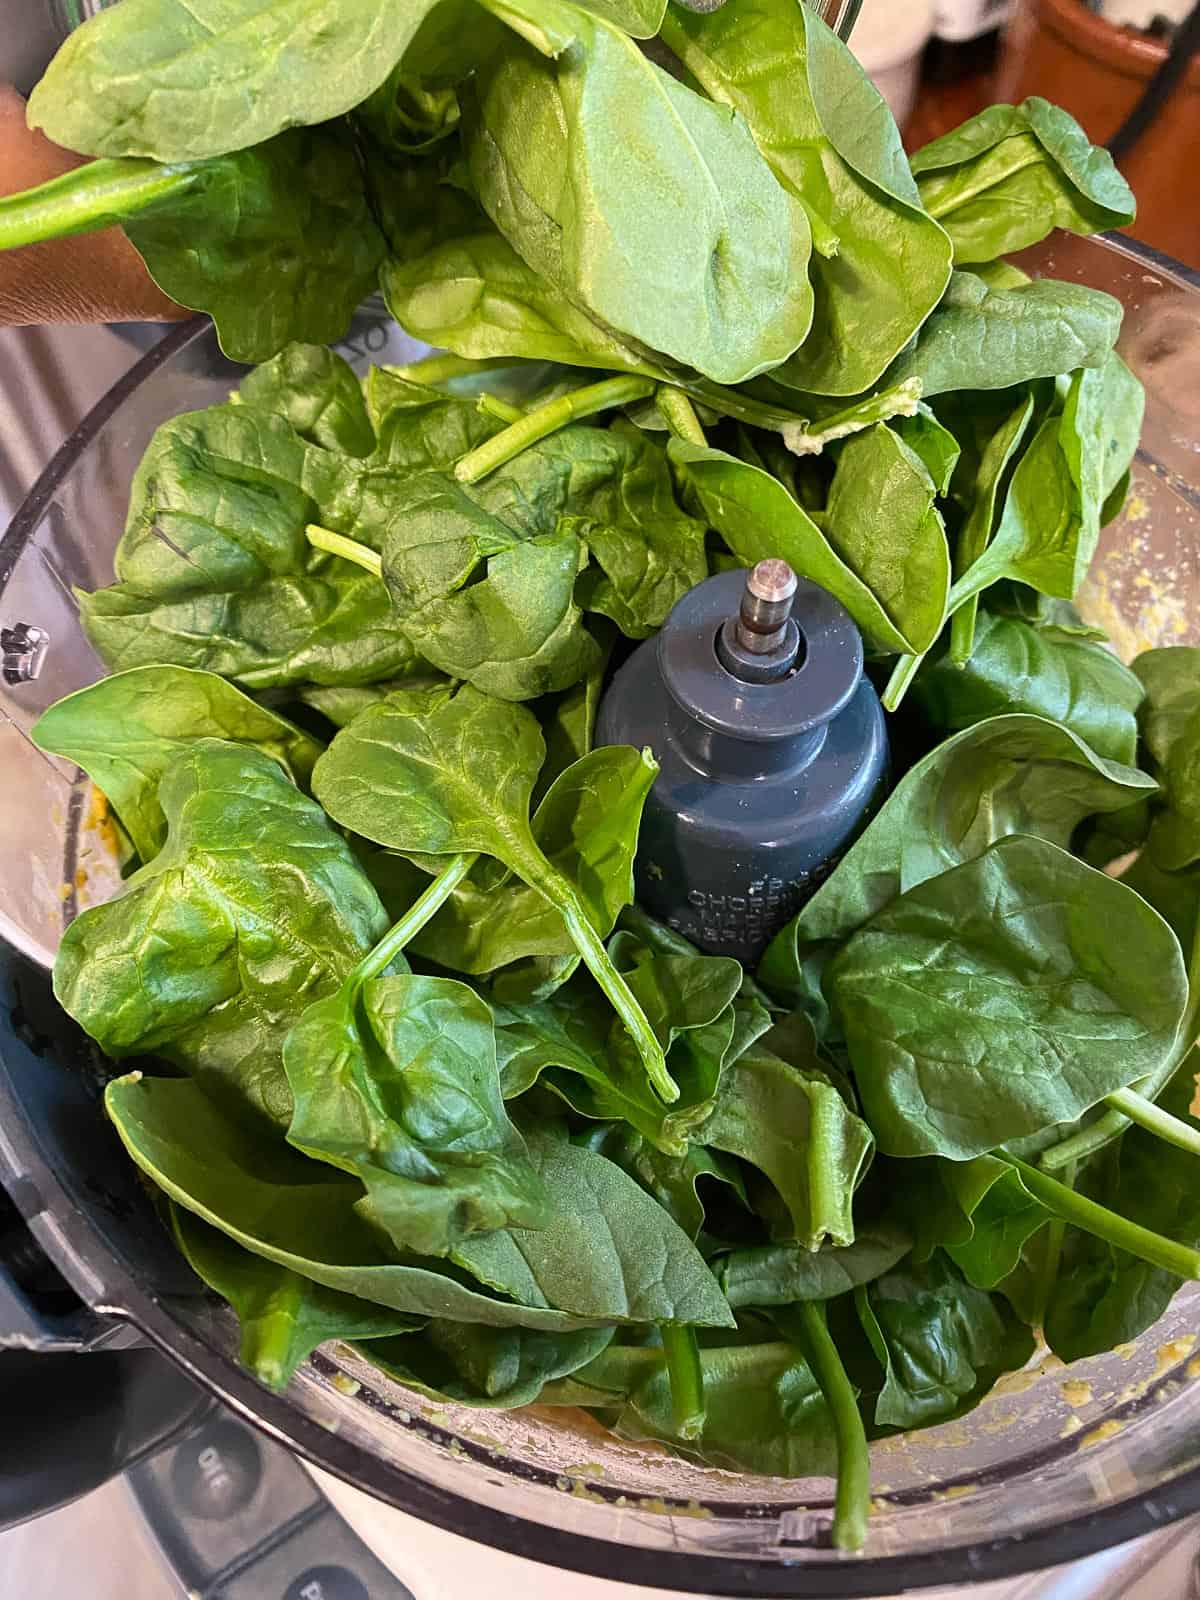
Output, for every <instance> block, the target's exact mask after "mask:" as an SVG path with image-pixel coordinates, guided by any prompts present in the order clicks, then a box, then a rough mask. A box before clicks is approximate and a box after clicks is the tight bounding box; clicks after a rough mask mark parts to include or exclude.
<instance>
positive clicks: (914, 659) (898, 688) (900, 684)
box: [882, 651, 925, 711]
mask: <svg viewBox="0 0 1200 1600" xmlns="http://www.w3.org/2000/svg"><path fill="white" fill-rule="evenodd" d="M924 659H925V652H924V651H922V652H921V654H920V655H919V656H900V657H898V659H897V661H896V665H895V666H894V667H893V668H892V675H891V677H890V678H889V679H888V681H887V687H886V688H885V689H884V691H883V696H882V699H883V708H884V710H885V711H896V710H898V709H899V706H900V702H901V700H903V699H904V696H905V695H906V694H907V693H908V686H909V684H910V683H911V682H912V681H913V679H914V678H915V677H916V675H917V668H918V667H919V666H920V665H921V663H922V661H924Z"/></svg>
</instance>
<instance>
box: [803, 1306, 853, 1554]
mask: <svg viewBox="0 0 1200 1600" xmlns="http://www.w3.org/2000/svg"><path fill="white" fill-rule="evenodd" d="M796 1312H797V1314H798V1316H799V1320H800V1325H801V1327H802V1328H803V1330H804V1338H805V1343H806V1345H807V1347H808V1350H807V1354H808V1359H809V1364H810V1365H811V1367H812V1370H813V1375H814V1377H815V1378H816V1380H817V1382H818V1383H819V1384H820V1386H821V1393H822V1394H823V1395H824V1396H825V1404H826V1405H827V1406H828V1407H829V1413H830V1416H831V1417H832V1418H833V1431H834V1436H835V1438H836V1439H837V1463H838V1471H837V1494H836V1496H835V1498H834V1502H833V1542H834V1544H835V1545H836V1546H837V1548H838V1549H839V1550H861V1549H862V1547H863V1545H864V1544H865V1543H866V1542H867V1520H868V1518H869V1517H870V1514H871V1462H870V1457H869V1455H868V1452H867V1433H866V1429H865V1428H864V1427H863V1420H862V1414H861V1412H860V1411H859V1409H858V1401H857V1399H856V1398H855V1394H854V1388H853V1386H852V1385H851V1382H850V1379H849V1378H848V1377H847V1376H846V1369H845V1367H844V1366H843V1365H842V1358H841V1356H840V1355H839V1354H838V1349H837V1346H836V1345H835V1344H834V1342H833V1339H832V1337H831V1335H830V1332H829V1325H828V1323H827V1322H826V1321H825V1307H824V1306H823V1305H822V1304H821V1303H820V1302H819V1301H816V1300H802V1301H801V1302H800V1304H799V1305H798V1306H797V1307H796Z"/></svg>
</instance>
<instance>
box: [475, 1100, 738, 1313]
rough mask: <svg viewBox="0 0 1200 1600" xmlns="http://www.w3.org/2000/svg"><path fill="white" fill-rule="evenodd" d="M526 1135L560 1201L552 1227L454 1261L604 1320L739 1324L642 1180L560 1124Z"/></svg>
mask: <svg viewBox="0 0 1200 1600" xmlns="http://www.w3.org/2000/svg"><path fill="white" fill-rule="evenodd" d="M526 1138H527V1140H528V1145H529V1154H530V1157H531V1159H532V1161H533V1164H534V1167H535V1169H536V1170H537V1172H538V1174H539V1176H540V1177H541V1180H542V1183H543V1185H544V1186H545V1189H546V1192H547V1194H549V1195H550V1196H551V1199H552V1202H553V1205H552V1210H551V1214H550V1216H549V1218H548V1219H547V1222H546V1225H545V1226H544V1227H542V1228H538V1229H536V1230H530V1229H524V1228H509V1229H506V1230H502V1231H499V1232H496V1233H476V1234H472V1235H471V1236H470V1237H469V1238H466V1239H463V1240H462V1241H460V1243H459V1244H457V1245H456V1246H455V1248H454V1250H453V1251H452V1259H453V1260H454V1261H456V1262H457V1263H458V1264H459V1265H461V1266H464V1267H466V1268H467V1270H468V1271H470V1272H472V1273H473V1274H474V1275H475V1276H476V1277H477V1278H478V1279H479V1280H480V1281H481V1282H482V1283H485V1284H487V1285H488V1286H489V1288H491V1289H494V1290H496V1291H497V1292H499V1293H503V1294H507V1295H510V1296H511V1297H512V1298H513V1299H514V1300H516V1301H519V1302H521V1303H522V1304H526V1305H547V1304H549V1305H556V1306H559V1307H560V1308H561V1309H563V1310H565V1311H571V1312H573V1313H574V1314H575V1315H576V1316H580V1317H587V1318H592V1319H594V1320H597V1321H604V1322H631V1323H639V1322H657V1323H681V1324H686V1323H694V1324H698V1325H700V1326H704V1327H717V1328H721V1327H731V1326H732V1325H733V1314H732V1312H731V1311H730V1310H729V1307H728V1305H727V1304H726V1303H725V1297H724V1295H723V1294H722V1293H721V1291H720V1289H719V1288H718V1287H717V1282H716V1279H715V1278H714V1277H713V1275H712V1273H711V1271H710V1270H709V1268H708V1265H707V1263H706V1262H705V1260H704V1257H703V1256H702V1255H701V1254H700V1252H699V1251H698V1250H697V1249H696V1247H695V1245H694V1244H693V1243H692V1241H691V1240H690V1239H689V1238H688V1237H687V1235H686V1234H685V1233H684V1232H683V1230H682V1229H681V1228H679V1227H678V1226H677V1225H676V1224H675V1223H674V1222H673V1221H672V1220H671V1218H670V1217H669V1216H668V1215H667V1213H666V1212H665V1211H664V1210H663V1208H662V1207H661V1206H660V1205H659V1204H658V1203H657V1201H655V1200H654V1199H653V1198H652V1197H651V1196H650V1195H648V1194H646V1193H645V1192H644V1190H643V1189H642V1188H641V1186H640V1185H639V1184H637V1183H635V1181H634V1180H633V1179H632V1178H630V1177H628V1176H627V1175H626V1174H625V1173H624V1172H622V1171H621V1169H620V1167H618V1166H615V1165H614V1164H613V1163H612V1162H611V1161H607V1160H605V1158H604V1157H603V1156H601V1155H598V1154H597V1153H596V1152H595V1151H593V1150H589V1149H586V1148H584V1147H582V1146H580V1145H576V1144H572V1143H571V1142H570V1141H569V1140H568V1139H567V1138H566V1136H565V1133H563V1132H561V1131H560V1130H559V1129H556V1128H555V1127H554V1126H553V1125H546V1124H543V1125H542V1126H541V1127H539V1128H537V1129H536V1130H535V1129H534V1128H533V1127H528V1128H527V1129H526Z"/></svg>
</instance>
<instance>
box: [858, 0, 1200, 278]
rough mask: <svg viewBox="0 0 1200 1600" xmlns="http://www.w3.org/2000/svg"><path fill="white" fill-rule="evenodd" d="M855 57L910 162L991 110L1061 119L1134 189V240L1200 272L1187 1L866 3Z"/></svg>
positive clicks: (1192, 33)
mask: <svg viewBox="0 0 1200 1600" xmlns="http://www.w3.org/2000/svg"><path fill="white" fill-rule="evenodd" d="M850 44H851V48H852V49H853V50H854V51H855V53H856V54H857V56H858V58H859V60H860V61H861V62H862V63H863V65H864V66H865V67H866V69H867V71H868V72H869V73H870V74H871V76H872V78H874V80H875V82H876V83H877V84H878V86H879V88H880V89H881V91H882V92H883V94H884V95H886V97H887V99H888V101H889V103H890V104H891V107H892V110H893V112H894V114H895V116H896V120H897V121H898V122H899V124H900V126H901V129H902V130H903V133H904V141H905V144H906V145H907V147H908V148H909V149H910V150H915V149H917V148H918V147H919V146H921V145H923V144H926V143H928V141H929V140H930V139H936V138H937V137H938V136H939V135H940V134H943V133H946V132H947V131H948V130H949V129H951V128H953V127H956V126H957V125H958V123H960V122H962V121H963V120H964V119H965V118H967V117H969V116H972V115H973V114H974V113H975V112H976V111H979V110H980V109H981V108H982V107H984V106H986V105H990V104H991V103H992V102H993V101H996V100H1006V101H1020V100H1023V99H1024V98H1025V96H1026V95H1031V94H1037V95H1044V96H1045V97H1046V98H1047V99H1048V100H1053V101H1055V102H1056V103H1057V104H1058V105H1061V106H1064V107H1065V108H1066V109H1067V110H1068V111H1069V112H1071V114H1072V115H1073V116H1074V117H1076V118H1077V119H1078V121H1079V122H1080V123H1082V125H1083V127H1084V129H1085V130H1086V131H1087V134H1088V136H1089V138H1091V139H1092V140H1093V141H1094V142H1095V143H1097V144H1107V145H1108V146H1109V148H1110V149H1111V150H1112V153H1113V155H1114V157H1115V158H1116V161H1117V165H1118V166H1119V167H1120V168H1121V171H1122V172H1123V173H1124V174H1125V176H1126V178H1127V179H1128V180H1129V183H1130V184H1131V185H1132V187H1133V190H1134V193H1135V194H1136V195H1137V200H1138V219H1137V223H1136V224H1135V226H1134V227H1133V228H1132V229H1130V230H1129V231H1130V232H1132V233H1135V234H1136V235H1137V237H1138V238H1139V239H1141V240H1143V241H1144V242H1145V243H1146V244H1149V245H1153V246H1155V248H1156V249H1159V250H1162V251H1165V252H1166V253H1167V254H1168V255H1172V256H1174V257H1175V258H1176V259H1177V260H1179V261H1182V262H1185V263H1186V264H1187V265H1188V266H1190V267H1200V206H1198V205H1197V204H1196V200H1197V173H1198V172H1200V4H1197V3H1195V0H863V7H862V11H861V13H860V15H859V19H858V22H857V24H856V26H855V30H854V33H853V35H852V37H851V40H850Z"/></svg>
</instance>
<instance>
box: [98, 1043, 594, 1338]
mask: <svg viewBox="0 0 1200 1600" xmlns="http://www.w3.org/2000/svg"><path fill="white" fill-rule="evenodd" d="M104 1104H105V1109H106V1110H107V1111H108V1114H109V1116H110V1118H111V1119H112V1121H113V1123H114V1125H115V1127H116V1130H117V1133H118V1134H119V1135H120V1137H121V1142H122V1144H123V1145H124V1146H125V1148H126V1150H128V1152H129V1154H130V1155H131V1156H132V1157H133V1160H134V1161H135V1162H136V1163H137V1165H138V1166H139V1167H140V1168H141V1169H142V1171H143V1172H144V1173H145V1174H146V1176H147V1177H148V1178H150V1179H151V1180H152V1181H153V1182H154V1183H155V1184H157V1185H158V1187H159V1188H160V1189H162V1191H163V1192H164V1193H165V1194H166V1195H167V1196H168V1197H169V1198H170V1199H171V1200H173V1201H174V1202H175V1203H176V1205H178V1206H182V1207H183V1208H184V1209H185V1210H186V1211H188V1212H190V1213H192V1215H194V1216H197V1217H199V1218H200V1219H201V1220H202V1221H204V1222H207V1223H209V1224H211V1225H212V1226H213V1227H214V1228H217V1229H219V1230H220V1232H221V1233H223V1234H225V1235H226V1236H227V1237H228V1238H230V1239H232V1240H233V1241H234V1242H235V1243H236V1244H240V1245H242V1246H243V1247H244V1248H245V1249H247V1250H249V1251H251V1252H252V1253H253V1254H254V1255H256V1256H261V1257H262V1258H263V1259H264V1260H266V1261H271V1262H274V1263H275V1264H276V1265H277V1266H280V1267H285V1268H287V1269H288V1270H290V1271H292V1272H295V1273H298V1274H299V1275H300V1276H301V1277H302V1278H307V1279H309V1280H310V1281H311V1282H313V1283H318V1284H322V1285H323V1286H324V1287H325V1288H327V1289H335V1290H338V1291H339V1292H341V1293H343V1294H347V1295H355V1296H357V1297H358V1298H359V1299H362V1300H369V1301H371V1302H372V1303H373V1304H375V1305H378V1306H386V1307H388V1308H390V1309H391V1310H393V1311H400V1312H404V1313H406V1314H407V1315H410V1316H414V1317H421V1318H424V1317H445V1318H450V1319H451V1320H452V1321H455V1322H470V1323H481V1324H482V1325H483V1326H484V1327H489V1328H540V1329H545V1330H547V1331H549V1332H554V1333H567V1332H571V1331H572V1330H574V1329H576V1328H579V1327H583V1326H587V1325H588V1322H589V1321H590V1320H591V1319H580V1318H578V1317H572V1316H568V1315H567V1314H566V1313H565V1312H563V1311H555V1310H552V1309H550V1308H548V1307H546V1306H543V1305H519V1304H516V1303H515V1302H512V1301H508V1300H500V1299H495V1298H493V1297H492V1296H491V1295H488V1294H485V1293H483V1292H482V1291H481V1290H479V1289H477V1288H473V1287H471V1286H469V1285H467V1284H465V1283H463V1282H461V1281H460V1280H459V1278H458V1277H455V1276H451V1275H450V1274H449V1273H448V1272H447V1271H446V1269H445V1265H444V1263H443V1262H440V1261H437V1262H432V1263H430V1264H428V1265H416V1264H408V1263H402V1262H400V1261H398V1260H397V1259H396V1257H395V1254H394V1252H392V1251H391V1250H390V1249H389V1248H388V1247H387V1245H386V1244H385V1243H384V1241H383V1237H382V1236H381V1235H380V1234H379V1233H378V1232H377V1231H376V1230H375V1229H374V1228H373V1227H372V1226H371V1225H370V1223H369V1220H368V1219H367V1218H366V1217H364V1216H363V1214H362V1212H361V1210H360V1209H359V1208H360V1205H361V1197H362V1192H363V1190H362V1185H361V1184H360V1183H359V1182H357V1180H355V1179H354V1178H351V1177H349V1176H347V1174H345V1173H342V1172H338V1171H337V1170H336V1169H335V1168H333V1167H330V1166H326V1165H325V1164H324V1163H323V1162H319V1161H310V1160H309V1159H308V1157H307V1156H302V1155H300V1154H299V1153H298V1152H297V1151H295V1150H293V1149H292V1148H291V1147H290V1146H289V1145H287V1144H285V1143H284V1142H283V1140H282V1139H279V1138H278V1137H276V1136H274V1135H273V1134H270V1133H266V1132H264V1130H263V1129H262V1128H261V1127H260V1126H252V1125H251V1124H249V1123H247V1121H246V1120H245V1118H244V1117H240V1116H230V1115H228V1114H226V1113H225V1112H223V1111H222V1110H221V1109H220V1108H219V1107H218V1106H217V1104H216V1103H215V1102H214V1101H212V1100H210V1099H209V1098H208V1096H207V1095H206V1094H205V1093H204V1091H203V1090H202V1089H201V1088H200V1086H199V1084H197V1083H194V1082H192V1081H190V1080H189V1079H186V1078H146V1077H143V1076H142V1074H141V1073H140V1072H131V1073H129V1074H128V1075H127V1076H126V1077H124V1078H115V1079H114V1080H113V1081H112V1082H111V1083H110V1084H109V1085H108V1087H107V1089H106V1090H105V1092H104Z"/></svg>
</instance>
